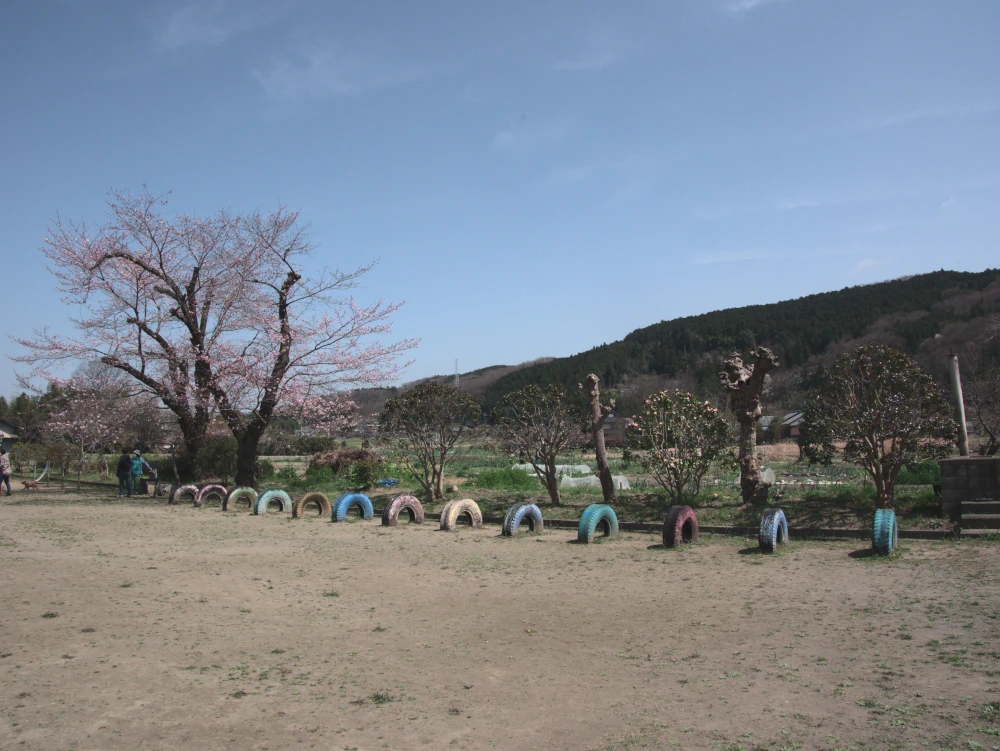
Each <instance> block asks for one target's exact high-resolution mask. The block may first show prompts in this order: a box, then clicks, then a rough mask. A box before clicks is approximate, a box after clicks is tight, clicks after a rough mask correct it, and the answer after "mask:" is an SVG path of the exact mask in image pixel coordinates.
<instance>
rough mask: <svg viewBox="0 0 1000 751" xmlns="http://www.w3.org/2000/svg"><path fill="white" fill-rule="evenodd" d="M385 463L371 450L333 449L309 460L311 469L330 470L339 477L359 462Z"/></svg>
mask: <svg viewBox="0 0 1000 751" xmlns="http://www.w3.org/2000/svg"><path fill="white" fill-rule="evenodd" d="M383 461H384V460H383V459H382V457H381V456H379V455H378V454H376V453H375V452H374V451H371V450H369V449H331V450H330V451H324V452H322V453H318V454H316V455H315V456H313V458H312V459H310V460H309V467H310V469H312V468H329V469H331V470H333V473H334V474H336V475H339V474H344V473H345V472H346V471H348V470H349V468H350V467H351V465H353V464H357V463H358V462H367V463H370V464H379V465H381V464H382V463H383Z"/></svg>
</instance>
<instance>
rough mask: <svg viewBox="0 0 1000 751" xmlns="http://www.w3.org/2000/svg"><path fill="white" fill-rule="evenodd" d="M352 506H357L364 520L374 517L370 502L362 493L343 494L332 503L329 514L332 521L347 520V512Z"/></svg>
mask: <svg viewBox="0 0 1000 751" xmlns="http://www.w3.org/2000/svg"><path fill="white" fill-rule="evenodd" d="M352 506H357V507H358V508H360V509H361V516H362V518H364V519H365V520H368V519H371V518H372V517H373V516H375V509H373V508H372V502H371V501H370V500H369V499H368V496H366V495H365V494H364V493H344V494H343V495H342V496H340V498H338V499H337V500H335V501H334V502H333V512H332V514H331V516H332V518H333V521H335V522H342V521H344V520H345V519H346V518H347V512H348V511H350V509H351V507H352Z"/></svg>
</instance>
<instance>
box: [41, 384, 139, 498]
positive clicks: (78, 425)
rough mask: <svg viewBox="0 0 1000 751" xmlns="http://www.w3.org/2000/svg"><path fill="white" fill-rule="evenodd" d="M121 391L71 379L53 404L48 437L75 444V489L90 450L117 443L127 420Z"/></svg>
mask: <svg viewBox="0 0 1000 751" xmlns="http://www.w3.org/2000/svg"><path fill="white" fill-rule="evenodd" d="M126 404H127V402H125V403H124V404H123V402H122V400H121V399H120V398H119V394H117V393H115V392H109V391H108V390H105V389H102V388H99V387H95V386H94V385H92V384H88V383H86V382H84V381H82V380H78V381H70V382H68V383H67V384H65V386H64V388H63V395H62V396H61V397H60V398H59V401H58V403H57V404H56V405H55V406H54V408H53V410H52V412H51V414H50V415H49V421H48V423H47V424H46V427H45V435H46V438H47V439H48V440H49V441H50V442H54V443H59V442H61V443H66V444H69V445H71V446H73V447H74V453H75V454H76V459H77V469H76V489H77V490H79V489H80V476H81V475H82V474H83V471H84V467H85V466H86V462H87V454H88V453H89V452H92V451H100V450H104V449H105V448H107V447H108V446H109V445H110V444H112V443H114V442H115V440H116V438H117V437H118V434H119V433H120V431H121V426H122V423H123V422H124V419H123V417H124V407H125V405H126Z"/></svg>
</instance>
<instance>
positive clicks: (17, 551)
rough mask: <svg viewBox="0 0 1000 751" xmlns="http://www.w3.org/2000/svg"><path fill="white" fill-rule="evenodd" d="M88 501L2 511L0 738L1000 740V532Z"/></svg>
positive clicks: (180, 744) (797, 744)
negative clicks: (541, 523)
mask: <svg viewBox="0 0 1000 751" xmlns="http://www.w3.org/2000/svg"><path fill="white" fill-rule="evenodd" d="M94 492H95V491H90V493H89V494H88V493H87V492H85V493H84V494H83V495H78V494H75V493H66V494H59V493H51V494H46V493H37V494H25V493H21V494H18V495H16V496H15V497H14V498H13V499H7V498H4V499H2V503H0V567H2V569H0V570H2V579H0V581H2V588H0V597H2V610H0V655H2V657H0V709H2V718H0V748H16V749H64V748H65V749H69V748H73V749H112V748H113V749H118V748H130V749H131V748H139V747H141V748H144V749H177V748H184V749H226V748H234V749H235V748H238V749H241V750H244V749H285V748H321V749H379V748H389V749H423V748H428V749H430V748H433V749H440V748H446V747H447V748H452V747H454V748H467V749H479V748H500V749H532V748H537V749H543V748H557V749H591V748H593V749H610V748H614V749H619V748H621V749H624V748H639V747H650V748H669V747H678V748H684V749H688V748H690V749H702V748H704V749H729V750H730V751H735V750H736V749H740V748H743V749H747V750H748V751H749V750H750V749H761V748H767V749H797V748H803V749H848V748H854V749H896V748H904V747H915V746H920V747H929V748H954V749H957V748H970V749H975V748H996V747H998V746H1000V703H997V702H1000V691H998V689H1000V686H998V678H997V677H996V676H1000V643H998V640H997V634H998V631H997V629H998V623H1000V621H998V618H1000V598H998V594H1000V567H998V563H1000V546H996V545H991V544H986V543H961V544H958V543H918V542H911V541H906V543H905V548H904V550H903V552H902V554H901V555H900V557H899V558H897V559H896V560H893V561H884V560H881V559H874V558H871V557H868V556H867V555H865V554H864V552H862V554H861V555H856V553H857V552H858V548H860V547H862V546H861V545H859V544H858V543H800V544H796V545H793V546H792V547H791V548H790V549H788V550H787V551H786V552H785V553H784V554H782V555H779V556H762V555H759V554H757V553H756V552H755V550H754V548H752V547H748V543H747V542H746V541H733V540H728V539H713V540H709V541H703V542H702V543H700V544H698V545H696V546H692V547H688V548H686V549H684V550H682V551H679V552H678V551H672V550H664V549H663V548H661V547H659V546H658V545H656V543H657V542H658V540H657V539H656V538H655V537H653V536H649V535H639V534H635V535H624V536H623V537H622V538H620V539H618V540H614V541H608V542H605V543H602V544H597V545H592V546H581V545H576V544H571V540H572V539H573V537H574V535H573V533H572V532H570V531H567V530H552V531H549V532H546V533H545V534H543V535H539V536H533V535H527V534H525V535H524V536H522V537H519V538H517V539H514V540H510V539H503V538H501V537H499V536H498V535H499V530H498V529H496V528H495V527H494V528H491V529H484V530H470V529H467V528H466V529H464V530H462V531H460V532H458V533H453V534H449V533H443V532H438V531H437V530H436V529H435V526H434V525H433V524H426V525H424V526H422V527H416V526H406V525H405V524H403V522H401V525H400V526H399V527H397V528H395V529H383V528H381V527H380V526H378V521H377V520H375V521H374V522H356V523H349V524H339V525H337V524H331V523H329V522H328V521H326V520H321V519H316V518H313V519H305V520H291V519H289V518H288V517H284V516H279V515H268V516H265V517H254V516H251V515H249V514H247V513H245V512H242V513H229V514H223V513H222V512H221V511H219V510H218V509H217V508H214V509H213V508H209V509H205V510H195V509H193V508H191V507H190V506H180V507H167V506H165V505H164V504H163V503H162V502H155V501H152V500H143V501H135V502H128V503H125V502H117V501H115V500H110V499H106V498H98V497H96V496H95V495H94ZM101 492H102V493H103V491H101ZM852 554H855V555H852Z"/></svg>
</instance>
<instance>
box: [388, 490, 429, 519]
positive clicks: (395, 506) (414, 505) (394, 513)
mask: <svg viewBox="0 0 1000 751" xmlns="http://www.w3.org/2000/svg"><path fill="white" fill-rule="evenodd" d="M403 511H405V512H406V514H407V516H409V517H410V524H423V523H424V507H423V505H422V504H421V503H420V501H418V500H417V499H416V498H414V497H413V496H412V495H406V494H405V493H403V494H402V495H397V496H394V497H392V498H391V499H390V500H389V502H388V503H387V504H385V508H384V509H382V526H383V527H395V526H396V525H397V524H398V523H399V514H400V513H401V512H403Z"/></svg>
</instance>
